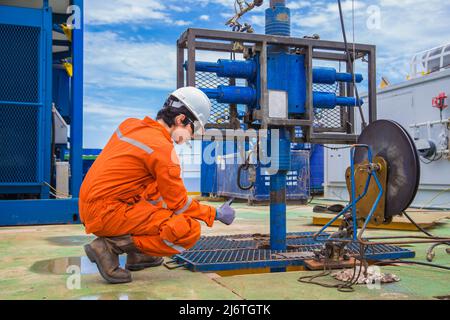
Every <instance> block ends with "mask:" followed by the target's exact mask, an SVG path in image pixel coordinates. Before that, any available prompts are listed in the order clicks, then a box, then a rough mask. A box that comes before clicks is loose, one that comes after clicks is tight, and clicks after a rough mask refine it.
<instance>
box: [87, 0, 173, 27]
mask: <svg viewBox="0 0 450 320" xmlns="http://www.w3.org/2000/svg"><path fill="white" fill-rule="evenodd" d="M165 9H166V7H165V6H164V5H163V4H161V2H160V1H155V0H145V1H143V0H138V1H133V0H109V1H98V0H88V1H86V3H85V15H86V23H87V24H91V25H102V24H114V23H141V22H142V21H145V20H152V19H154V20H168V19H170V18H169V15H168V13H167V12H165V11H164V10H165Z"/></svg>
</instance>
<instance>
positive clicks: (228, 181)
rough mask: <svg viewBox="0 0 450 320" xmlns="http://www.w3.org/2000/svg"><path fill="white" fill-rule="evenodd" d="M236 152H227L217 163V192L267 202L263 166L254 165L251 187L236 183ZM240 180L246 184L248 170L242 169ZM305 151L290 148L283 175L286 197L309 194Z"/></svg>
mask: <svg viewBox="0 0 450 320" xmlns="http://www.w3.org/2000/svg"><path fill="white" fill-rule="evenodd" d="M237 159H238V155H237V154H236V153H233V154H228V155H226V156H224V157H223V158H221V159H219V161H218V164H217V194H218V195H219V196H225V197H234V198H239V199H246V200H249V201H267V200H269V199H270V175H269V173H268V172H267V168H264V167H261V166H258V167H257V169H256V182H255V186H254V188H252V189H250V190H241V189H240V188H239V187H238V185H237V172H238V167H239V164H237ZM241 174H242V176H241V183H242V184H243V185H248V184H249V183H248V173H247V171H242V173H241ZM309 174H310V173H309V152H308V151H305V150H293V151H291V170H290V171H289V172H288V174H287V177H286V199H287V200H306V199H308V197H309Z"/></svg>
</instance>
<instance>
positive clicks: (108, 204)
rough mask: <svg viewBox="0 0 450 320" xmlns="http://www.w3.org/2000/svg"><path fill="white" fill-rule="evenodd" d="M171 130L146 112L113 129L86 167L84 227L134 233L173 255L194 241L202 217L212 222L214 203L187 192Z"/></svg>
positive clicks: (144, 246)
mask: <svg viewBox="0 0 450 320" xmlns="http://www.w3.org/2000/svg"><path fill="white" fill-rule="evenodd" d="M178 161H179V160H178V157H177V155H176V153H175V150H174V147H173V142H172V139H171V137H170V135H169V132H168V131H167V130H166V129H165V128H164V127H163V126H162V125H161V124H159V123H158V122H156V121H154V120H152V119H150V118H149V117H145V118H144V119H143V120H140V119H127V120H125V121H124V122H122V123H121V124H120V126H119V128H118V129H117V130H116V132H115V133H114V134H113V135H112V137H111V138H110V140H109V141H108V143H107V145H106V146H105V148H104V149H103V151H102V152H101V153H100V155H99V156H98V158H97V159H96V160H95V162H94V164H93V165H92V167H91V168H90V170H89V172H88V173H87V175H86V177H85V179H84V181H83V184H82V186H81V190H80V198H79V211H80V218H81V221H82V222H83V223H84V225H85V228H86V233H93V234H95V235H96V236H99V237H102V236H104V237H111V236H120V235H126V234H131V235H132V237H133V241H134V243H135V245H136V246H137V247H138V248H139V249H140V250H141V251H142V252H144V253H146V254H149V255H153V256H170V255H173V254H178V253H180V252H183V251H184V250H186V249H189V248H191V247H193V246H194V244H195V243H196V242H197V240H198V239H199V238H200V223H199V221H198V220H201V221H204V222H205V223H206V224H207V225H208V226H209V227H212V225H213V223H214V218H215V215H216V211H215V208H213V207H211V206H207V205H203V204H200V203H199V202H198V201H196V200H193V199H192V198H190V197H188V196H187V191H186V188H185V187H184V184H183V181H182V179H181V177H180V173H181V169H180V166H179V162H178Z"/></svg>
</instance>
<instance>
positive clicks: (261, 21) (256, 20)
mask: <svg viewBox="0 0 450 320" xmlns="http://www.w3.org/2000/svg"><path fill="white" fill-rule="evenodd" d="M265 23H266V19H265V17H264V15H252V16H250V24H251V25H252V26H259V27H264V26H265Z"/></svg>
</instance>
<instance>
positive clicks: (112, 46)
mask: <svg viewBox="0 0 450 320" xmlns="http://www.w3.org/2000/svg"><path fill="white" fill-rule="evenodd" d="M85 55H86V56H85V69H86V76H85V83H86V84H87V85H95V86H97V87H118V88H127V87H131V88H133V87H134V88H157V89H171V88H174V87H175V65H176V54H175V45H169V44H164V43H159V42H150V41H149V42H133V41H131V40H130V39H126V38H121V37H119V35H118V34H116V33H114V32H111V31H108V32H96V33H91V32H87V33H86V34H85Z"/></svg>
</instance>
